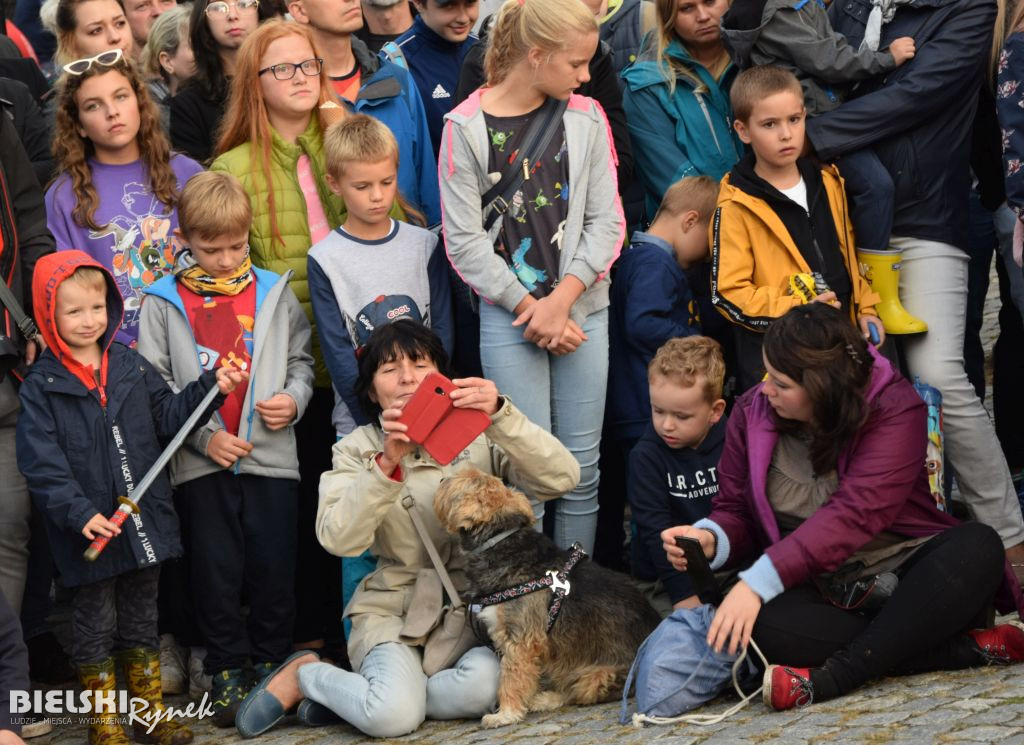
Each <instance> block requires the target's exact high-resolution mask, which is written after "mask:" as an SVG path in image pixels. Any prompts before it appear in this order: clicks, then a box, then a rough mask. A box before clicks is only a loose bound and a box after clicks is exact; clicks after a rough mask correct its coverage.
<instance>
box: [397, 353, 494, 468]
mask: <svg viewBox="0 0 1024 745" xmlns="http://www.w3.org/2000/svg"><path fill="white" fill-rule="evenodd" d="M456 388H457V386H456V385H455V384H454V383H452V381H450V380H448V378H446V377H445V376H444V375H441V374H440V373H430V374H429V375H428V376H427V377H425V378H424V379H423V381H422V382H421V383H420V385H419V387H418V388H417V389H416V392H415V393H414V394H413V396H412V398H410V399H409V403H407V404H406V405H405V408H404V409H403V410H402V416H401V417H400V418H399V420H398V421H400V422H402V423H403V424H405V425H406V426H407V427H408V430H407V431H406V434H407V435H408V436H409V439H410V440H412V441H413V442H417V443H419V444H421V445H422V446H423V449H424V450H426V451H427V452H428V453H430V455H431V457H432V458H433V459H434V460H436V461H437V462H438V463H440V464H441V465H442V466H446V465H448V464H449V463H451V462H452V461H453V460H454V459H455V456H456V455H458V454H459V453H461V452H462V451H463V450H465V449H466V447H467V446H468V445H469V443H471V442H473V440H475V439H476V438H477V437H478V436H479V435H480V434H481V433H482V432H483V431H484V430H485V429H487V427H489V426H490V424H491V418H490V417H489V416H487V414H485V413H484V412H482V411H480V410H479V409H459V408H456V407H455V406H454V405H453V404H452V400H451V398H450V397H449V395H448V394H450V393H451V392H452V391H454V390H456Z"/></svg>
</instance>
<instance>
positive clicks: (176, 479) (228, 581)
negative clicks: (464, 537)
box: [0, 0, 1024, 745]
mask: <svg viewBox="0 0 1024 745" xmlns="http://www.w3.org/2000/svg"><path fill="white" fill-rule="evenodd" d="M4 6H5V10H7V11H8V16H10V18H11V19H12V20H13V21H14V23H13V24H12V23H11V22H10V21H8V36H7V37H0V108H2V109H3V111H2V112H0V186H2V189H0V270H2V271H0V273H2V276H3V279H4V282H5V284H6V286H7V287H8V288H9V290H10V292H9V293H7V295H9V296H10V297H6V296H3V295H0V300H3V306H4V307H3V313H2V316H0V318H2V320H3V325H2V327H0V363H2V367H0V373H2V380H0V649H2V650H3V652H2V659H0V692H3V693H4V695H3V696H0V712H2V711H3V709H4V707H6V706H7V703H8V701H7V696H6V691H9V690H29V688H30V685H33V684H35V685H44V684H45V685H65V686H66V685H68V684H70V682H71V681H72V680H73V679H77V681H78V682H79V684H80V685H81V686H82V687H83V688H84V689H85V690H93V691H113V690H115V689H117V688H118V687H119V686H120V687H127V689H128V690H129V692H130V694H131V695H132V696H135V697H139V698H142V699H144V700H146V701H147V702H149V705H150V709H151V711H152V712H159V711H162V710H163V707H164V703H163V695H164V694H172V695H173V694H182V693H186V692H187V693H189V695H191V696H192V697H193V698H199V697H202V695H203V694H204V693H207V692H208V693H209V694H210V701H211V706H212V712H213V719H214V723H215V724H216V725H218V726H221V727H236V728H237V729H238V731H239V732H240V733H241V734H242V735H243V736H245V737H255V736H258V735H260V734H262V733H263V732H266V731H267V730H269V729H270V728H271V727H273V726H274V725H275V724H276V723H277V722H278V721H280V720H281V719H282V718H283V717H284V716H285V715H286V714H287V713H290V712H294V713H295V714H296V716H297V718H298V719H299V721H301V722H303V723H304V724H306V725H309V726H322V725H329V724H333V723H336V722H340V721H343V722H346V723H348V725H351V726H354V727H356V728H357V729H359V730H360V731H362V732H364V733H366V734H368V735H371V736H376V737H394V736H400V735H403V734H407V733H409V732H412V731H414V730H415V729H416V728H417V727H419V726H420V724H421V723H422V722H423V721H424V720H425V719H427V718H432V719H454V718H467V717H474V718H475V717H480V716H483V715H484V714H486V713H488V712H490V711H493V710H494V708H495V706H496V697H497V695H498V680H499V676H500V675H501V674H502V660H501V659H500V658H499V657H498V656H497V655H496V654H495V653H494V651H493V649H492V648H489V647H488V645H487V644H486V643H485V642H486V640H479V639H478V640H476V641H475V642H474V643H473V644H471V645H470V647H469V649H468V651H465V652H464V653H461V654H460V655H459V656H458V657H457V658H455V659H452V660H450V661H449V662H448V663H446V664H445V665H443V666H441V668H442V669H433V667H434V666H433V665H430V664H426V663H425V658H424V645H425V643H426V642H427V639H428V638H429V637H430V635H431V634H432V633H433V632H435V631H437V630H438V629H443V628H444V627H445V622H446V618H445V616H444V613H445V604H444V602H443V595H442V594H441V593H442V590H441V586H440V584H437V585H436V586H435V585H433V584H431V583H428V582H426V581H424V576H425V575H427V576H429V575H430V570H431V568H432V566H433V564H432V555H435V554H436V556H438V557H440V558H437V559H435V561H439V562H442V563H443V564H444V565H446V566H448V567H449V568H451V569H452V573H453V574H454V575H456V577H458V576H459V572H458V568H459V566H460V561H461V560H462V557H461V556H460V552H459V549H458V542H457V537H455V536H452V535H449V534H447V533H446V532H445V531H444V529H443V528H442V526H441V523H440V522H439V520H438V518H437V516H436V515H435V513H434V509H433V505H432V501H433V494H434V492H435V491H436V490H437V488H438V485H439V484H440V483H441V481H442V480H443V479H444V478H446V477H447V476H450V475H453V474H455V473H456V472H458V471H460V470H462V469H463V468H465V467H467V466H473V467H476V468H478V469H480V470H481V471H483V472H484V473H487V474H492V475H495V476H498V477H500V478H502V479H503V480H505V481H506V482H508V483H510V484H512V485H515V486H517V487H518V488H520V489H522V490H523V492H524V493H525V494H526V495H527V496H528V497H529V498H530V501H531V504H532V506H533V511H534V516H535V519H536V527H537V529H538V530H543V531H544V532H546V533H547V534H548V535H549V536H550V537H551V538H552V539H553V540H554V542H555V544H557V546H558V547H560V548H562V549H569V548H570V547H572V546H577V545H578V546H579V547H580V548H581V549H582V550H583V551H585V552H586V554H587V555H589V556H590V557H591V560H593V561H596V562H598V563H600V564H602V565H603V566H606V567H609V568H611V569H615V570H618V571H621V572H625V573H628V574H630V575H631V577H632V578H633V581H634V582H635V583H636V584H637V585H638V586H639V587H640V588H641V589H642V590H643V592H644V595H645V596H646V597H647V599H648V601H649V602H650V603H651V605H652V606H653V607H654V608H655V609H656V610H657V611H658V612H659V613H660V614H661V615H662V617H667V616H670V615H675V614H685V613H688V612H691V611H693V609H695V608H698V607H699V606H701V605H702V603H703V601H702V598H701V596H700V592H699V588H698V587H697V585H696V584H695V580H694V578H693V577H692V576H691V575H690V573H689V572H688V568H689V565H688V562H687V560H686V557H685V554H684V552H683V550H682V549H681V548H680V546H679V540H678V539H681V538H690V539H693V540H695V541H697V542H698V543H699V546H700V549H702V550H703V553H704V555H705V557H706V558H707V560H708V561H709V563H710V568H711V569H712V570H714V571H715V572H716V575H715V576H716V577H717V581H718V582H719V584H720V586H721V589H722V590H723V591H725V594H724V599H723V600H722V602H721V603H720V605H719V606H718V608H717V610H715V612H714V615H713V620H712V621H711V623H710V628H709V629H708V631H707V638H706V645H707V646H708V647H709V648H711V649H714V650H717V651H721V650H728V651H729V652H730V653H735V652H736V651H737V650H738V649H740V648H744V647H746V646H747V645H748V644H750V643H751V642H756V644H757V646H758V648H759V649H760V650H761V652H762V653H763V655H764V659H765V660H766V661H767V668H766V669H765V670H763V671H761V672H763V685H764V701H765V703H766V704H767V705H768V706H769V707H770V708H772V709H777V710H783V709H788V708H792V707H794V706H804V705H807V704H809V703H812V702H813V701H822V700H827V699H829V698H834V697H837V696H841V695H843V694H845V693H847V692H849V691H852V690H853V689H855V688H857V687H859V686H861V685H863V684H864V683H866V682H868V681H870V680H872V679H874V678H877V677H880V676H882V675H888V674H904V673H913V672H922V671H927V670H937V669H950V670H952V669H961V668H966V667H972V666H979V665H985V664H1006V663H1011V662H1019V661H1024V624H1020V623H1019V622H1017V621H1006V622H1004V623H1001V624H998V625H993V624H994V621H993V610H994V609H995V610H998V611H1000V612H1001V613H1012V614H1018V615H1019V614H1020V613H1021V612H1022V611H1024V595H1022V591H1021V584H1020V582H1021V580H1022V579H1024V516H1022V505H1024V484H1022V478H1024V428H1022V427H1021V426H1020V421H1021V417H1022V416H1024V396H1022V395H1021V394H1020V392H1019V388H1020V387H1019V385H1017V381H1018V380H1019V375H1020V373H1021V372H1022V371H1024V271H1022V269H1021V264H1022V246H1024V212H1022V210H1024V168H1022V163H1024V103H1022V102H1024V85H1022V82H1024V4H1021V5H1013V4H1010V3H1008V2H1007V0H948V1H946V2H943V3H933V2H925V1H924V0H892V1H891V2H890V1H889V0H883V1H882V2H879V1H878V0H847V1H846V2H844V3H842V4H834V5H832V6H830V7H829V6H828V4H827V3H821V2H804V3H799V4H797V5H792V4H789V3H780V2H776V1H775V0H733V1H732V2H731V3H730V2H729V0H505V1H504V2H501V3H494V2H483V0H412V1H411V2H407V1H406V0H285V1H283V0H192V2H190V3H183V4H180V5H179V4H177V3H176V2H174V1H173V0H45V2H39V1H38V0H17V2H16V3H15V2H5V3H4ZM6 6H10V7H6ZM485 6H486V7H485ZM22 32H24V33H22ZM993 257H995V259H996V270H997V272H998V277H999V295H1000V299H1001V301H1002V307H1001V310H1000V314H999V322H1000V336H999V340H998V341H997V342H996V345H995V348H994V349H993V350H992V355H993V368H994V369H993V381H992V384H993V388H992V391H993V399H994V401H993V403H994V420H993V418H992V417H990V416H989V414H988V413H987V412H986V410H985V408H984V406H983V403H982V400H983V398H984V396H985V394H986V381H985V371H984V359H985V350H984V348H983V346H982V344H981V340H980V336H979V332H980V326H981V317H982V309H983V305H984V302H985V298H986V295H987V294H988V282H989V273H990V269H991V266H992V261H993ZM22 309H23V310H24V314H23V313H22V312H21V311H22ZM33 320H34V323H33ZM438 373H440V374H442V375H444V376H446V377H448V378H450V379H451V383H452V391H451V393H450V402H451V405H452V406H453V407H455V408H457V409H467V410H472V411H474V412H477V413H478V414H477V415H478V416H479V415H481V414H480V413H482V414H483V415H486V416H487V417H489V420H490V422H491V423H490V425H489V426H488V427H487V428H486V430H485V431H484V432H483V434H480V435H479V436H477V437H476V439H474V440H473V441H472V442H471V443H470V444H469V445H468V446H467V447H465V449H464V450H463V451H462V452H461V453H460V454H458V455H456V456H455V458H454V460H453V461H452V462H451V463H446V464H443V465H442V464H441V463H439V462H438V461H437V460H435V458H434V457H432V456H431V455H430V453H429V452H427V450H426V449H425V448H424V447H423V446H422V445H423V443H421V442H419V441H417V440H415V439H413V438H412V437H410V434H409V428H408V424H407V423H406V422H404V421H403V419H402V414H403V407H404V406H405V405H406V403H407V402H408V401H409V400H410V399H411V397H412V396H413V394H414V392H415V391H416V390H417V388H418V386H419V385H420V383H421V382H422V381H423V380H424V379H425V378H427V376H428V375H435V374H438ZM432 379H433V378H432ZM914 383H916V385H915V384H914ZM215 389H216V390H215ZM926 389H927V390H929V391H932V392H933V393H935V394H937V395H936V396H933V397H932V398H930V399H929V403H931V404H933V411H931V412H930V411H929V408H928V403H926V401H925V400H923V399H922V393H921V391H923V390H926ZM929 395H930V394H929ZM938 397H941V415H939V414H938V410H937V409H936V408H935V406H934V404H935V403H936V401H937V399H938ZM193 412H195V416H194V417H191V418H190V417H189V415H190V414H191V413H193ZM179 431H180V434H181V436H182V437H183V438H184V443H183V445H182V446H181V448H180V449H179V450H178V451H177V452H176V453H175V455H174V456H173V458H172V459H171V460H170V463H169V465H168V466H167V467H166V469H155V472H154V473H153V474H149V472H150V469H151V468H152V467H153V466H154V464H155V463H156V462H157V460H158V457H159V455H160V453H161V450H162V448H163V447H164V446H165V445H166V444H167V443H168V442H169V441H170V440H171V439H172V438H173V437H174V436H175V435H176V434H179ZM478 431H479V430H478ZM929 448H930V449H929ZM943 463H944V464H945V469H944V470H943V469H942V468H941V466H942V465H943ZM943 473H945V477H942V474H943ZM141 483H145V484H146V489H145V490H144V491H141V490H138V491H137V487H138V486H139V485H140V484H141ZM1018 495H1022V496H1020V497H1019V496H1018ZM119 500H120V501H119ZM133 500H134V501H133ZM135 502H137V504H135ZM119 505H120V511H119V512H116V513H115V510H118V509H119ZM107 541H109V546H107V547H106V548H103V546H104V545H105V544H106V543H107ZM430 544H432V545H430ZM90 545H92V546H93V549H92V550H93V551H94V552H95V551H96V550H98V549H103V550H102V551H101V552H100V553H99V554H98V556H97V555H96V554H95V553H94V554H93V555H92V559H93V560H91V561H87V560H86V559H85V558H83V553H84V552H85V551H86V549H87V548H89V547H90ZM692 558H693V557H692V556H691V560H692ZM553 568H555V567H553ZM434 576H435V577H436V573H435V575H434ZM431 593H433V594H432V595H431ZM55 598H56V600H58V601H61V602H63V601H69V602H70V606H71V630H70V646H69V647H68V648H67V650H64V649H63V648H62V647H61V645H60V644H59V643H58V642H57V638H56V635H55V633H54V629H53V628H51V626H50V622H49V616H50V613H51V610H52V606H53V603H54V600H55ZM452 600H455V599H454V598H449V601H452ZM425 614H426V617H425ZM30 677H31V680H32V681H33V682H30ZM8 714H10V712H4V716H0V745H8V743H19V742H21V741H22V740H21V738H22V737H25V738H28V737H31V736H35V735H37V734H41V733H43V732H45V731H46V729H47V727H49V724H48V722H46V721H45V719H43V718H41V717H37V716H36V714H40V713H39V712H35V713H33V715H32V716H29V717H23V718H22V719H24V722H22V721H21V720H19V719H18V718H16V717H15V716H14V715H13V714H11V715H10V716H7V715H8ZM23 725H24V726H23ZM145 729H146V728H145V727H141V728H140V725H136V729H135V731H134V733H126V731H125V729H124V728H123V726H122V722H121V721H120V720H119V719H118V718H117V717H116V716H107V717H102V716H96V717H93V718H92V719H90V722H89V735H88V736H89V742H90V744H91V745H121V744H122V743H127V742H130V741H131V740H130V738H131V737H133V736H134V737H135V739H136V740H137V741H148V742H157V743H160V745H184V743H187V742H190V741H191V740H192V733H191V732H190V730H189V729H188V727H187V726H186V725H185V724H183V723H182V722H181V721H177V720H174V719H170V720H168V719H161V720H160V721H159V722H157V723H156V724H155V726H154V727H153V729H152V731H151V732H149V733H146V731H145ZM139 738H149V739H144V740H139Z"/></svg>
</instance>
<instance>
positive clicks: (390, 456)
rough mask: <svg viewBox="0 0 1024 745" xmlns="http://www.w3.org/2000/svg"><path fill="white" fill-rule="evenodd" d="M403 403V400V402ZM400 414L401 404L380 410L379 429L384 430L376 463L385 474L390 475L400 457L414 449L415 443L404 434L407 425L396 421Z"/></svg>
mask: <svg viewBox="0 0 1024 745" xmlns="http://www.w3.org/2000/svg"><path fill="white" fill-rule="evenodd" d="M403 404H404V402H403ZM401 416H402V407H401V406H392V407H391V408H390V409H384V411H382V412H381V415H380V418H381V423H380V426H381V429H383V430H384V451H383V453H382V454H381V457H380V460H378V461H377V465H379V466H380V470H381V471H382V472H383V473H384V475H385V476H390V475H391V474H393V473H394V472H395V469H396V468H398V464H399V463H401V462H402V458H404V457H405V456H407V455H408V454H409V453H411V452H412V451H413V450H415V449H416V447H417V444H416V443H415V442H413V441H412V440H410V439H409V435H407V434H406V432H407V431H408V429H409V427H408V425H406V424H402V422H400V421H398V418H399V417H401Z"/></svg>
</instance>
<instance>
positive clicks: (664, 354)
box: [647, 336, 725, 404]
mask: <svg viewBox="0 0 1024 745" xmlns="http://www.w3.org/2000/svg"><path fill="white" fill-rule="evenodd" d="M655 377H662V378H668V379H669V380H671V381H673V382H675V383H677V384H678V385H680V386H683V387H685V388H689V387H691V386H694V385H696V384H697V382H698V380H700V382H701V383H703V387H704V398H705V399H707V402H708V403H710V404H713V403H714V402H715V401H717V400H718V399H720V398H721V397H722V386H723V385H724V384H725V360H724V359H723V357H722V348H721V347H720V346H719V345H718V342H717V341H715V340H714V339H712V338H710V337H707V336H684V337H681V338H676V339H669V340H668V341H667V342H665V343H664V344H663V345H662V346H661V348H660V349H659V350H658V352H657V354H655V355H654V359H653V360H651V364H649V365H648V366H647V380H648V381H651V380H654V378H655Z"/></svg>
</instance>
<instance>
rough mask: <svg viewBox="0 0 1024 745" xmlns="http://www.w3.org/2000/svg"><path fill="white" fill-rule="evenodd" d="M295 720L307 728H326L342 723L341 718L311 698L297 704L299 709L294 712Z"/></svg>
mask: <svg viewBox="0 0 1024 745" xmlns="http://www.w3.org/2000/svg"><path fill="white" fill-rule="evenodd" d="M295 718H296V719H298V720H299V721H300V722H302V723H303V724H304V725H306V726H307V727H326V726H327V725H329V724H337V723H338V722H340V721H342V719H341V717H339V716H338V715H337V714H335V713H334V712H333V711H332V710H331V709H329V708H328V707H326V706H324V705H323V704H320V703H317V702H316V701H314V700H313V699H311V698H304V699H302V701H300V702H299V708H298V709H296V710H295Z"/></svg>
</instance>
